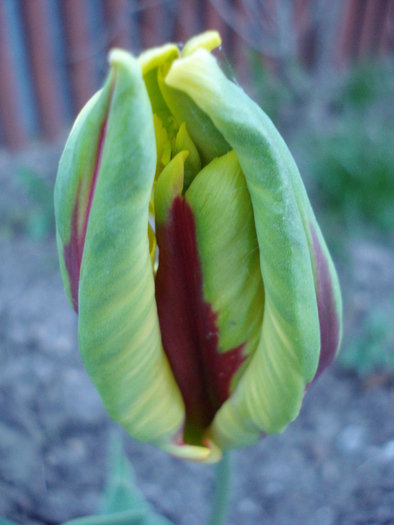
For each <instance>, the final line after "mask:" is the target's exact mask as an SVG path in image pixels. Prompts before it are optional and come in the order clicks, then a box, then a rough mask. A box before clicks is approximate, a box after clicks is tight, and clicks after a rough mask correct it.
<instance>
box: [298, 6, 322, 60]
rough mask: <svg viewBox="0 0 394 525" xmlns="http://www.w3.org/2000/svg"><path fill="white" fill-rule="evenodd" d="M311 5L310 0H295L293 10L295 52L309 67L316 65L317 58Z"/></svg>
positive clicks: (316, 37) (316, 42)
mask: <svg viewBox="0 0 394 525" xmlns="http://www.w3.org/2000/svg"><path fill="white" fill-rule="evenodd" d="M313 7H314V6H313V4H311V2H310V0H296V1H295V2H294V11H293V24H294V28H295V34H296V41H297V52H296V54H297V56H298V57H299V58H300V59H301V62H302V63H303V64H304V65H305V66H306V67H307V68H309V69H312V68H314V67H316V65H317V60H318V56H317V54H318V32H317V27H316V24H315V23H314V21H313V16H312V12H311V10H312V9H313Z"/></svg>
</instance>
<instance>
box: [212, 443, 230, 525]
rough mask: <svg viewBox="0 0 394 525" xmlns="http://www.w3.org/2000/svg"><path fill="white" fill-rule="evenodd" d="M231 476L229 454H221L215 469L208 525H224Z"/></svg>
mask: <svg viewBox="0 0 394 525" xmlns="http://www.w3.org/2000/svg"><path fill="white" fill-rule="evenodd" d="M231 475H232V456H231V452H228V451H227V452H223V456H222V459H221V460H220V462H219V463H218V464H217V465H216V469H215V494H214V499H213V504H212V509H211V517H210V520H209V522H208V523H209V525H224V523H225V519H226V515H227V511H228V508H229V502H230V489H231Z"/></svg>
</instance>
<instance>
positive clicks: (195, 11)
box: [175, 0, 203, 42]
mask: <svg viewBox="0 0 394 525" xmlns="http://www.w3.org/2000/svg"><path fill="white" fill-rule="evenodd" d="M201 19H202V6H201V3H200V2H199V1H198V0H187V1H185V0H183V1H182V0H178V5H177V16H176V24H175V39H176V41H178V42H186V41H187V40H188V39H189V38H191V37H192V36H194V35H196V34H197V33H199V32H201V31H202V29H203V28H202V25H201Z"/></svg>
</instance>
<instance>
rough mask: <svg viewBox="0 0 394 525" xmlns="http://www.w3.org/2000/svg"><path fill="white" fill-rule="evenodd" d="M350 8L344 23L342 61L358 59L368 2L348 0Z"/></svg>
mask: <svg viewBox="0 0 394 525" xmlns="http://www.w3.org/2000/svg"><path fill="white" fill-rule="evenodd" d="M347 7H348V9H347V13H346V15H345V19H344V24H343V40H342V41H343V44H342V53H341V58H342V61H344V62H348V61H349V60H357V58H358V56H359V50H360V49H359V47H360V39H361V28H362V25H363V21H364V14H365V10H366V2H365V1H364V0H363V1H360V0H348V6H347Z"/></svg>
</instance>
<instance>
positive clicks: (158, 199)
mask: <svg viewBox="0 0 394 525" xmlns="http://www.w3.org/2000/svg"><path fill="white" fill-rule="evenodd" d="M187 156H188V152H187V151H181V152H180V153H178V155H176V156H175V157H174V158H173V159H172V160H171V161H170V163H169V164H167V166H166V167H165V168H164V169H163V171H162V172H161V174H160V176H159V178H158V179H157V183H156V187H155V218H156V223H157V224H163V223H164V222H166V218H167V213H168V211H169V209H170V207H171V205H172V202H173V200H174V199H175V197H179V196H180V195H182V190H183V178H184V165H185V159H186V157H187Z"/></svg>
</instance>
